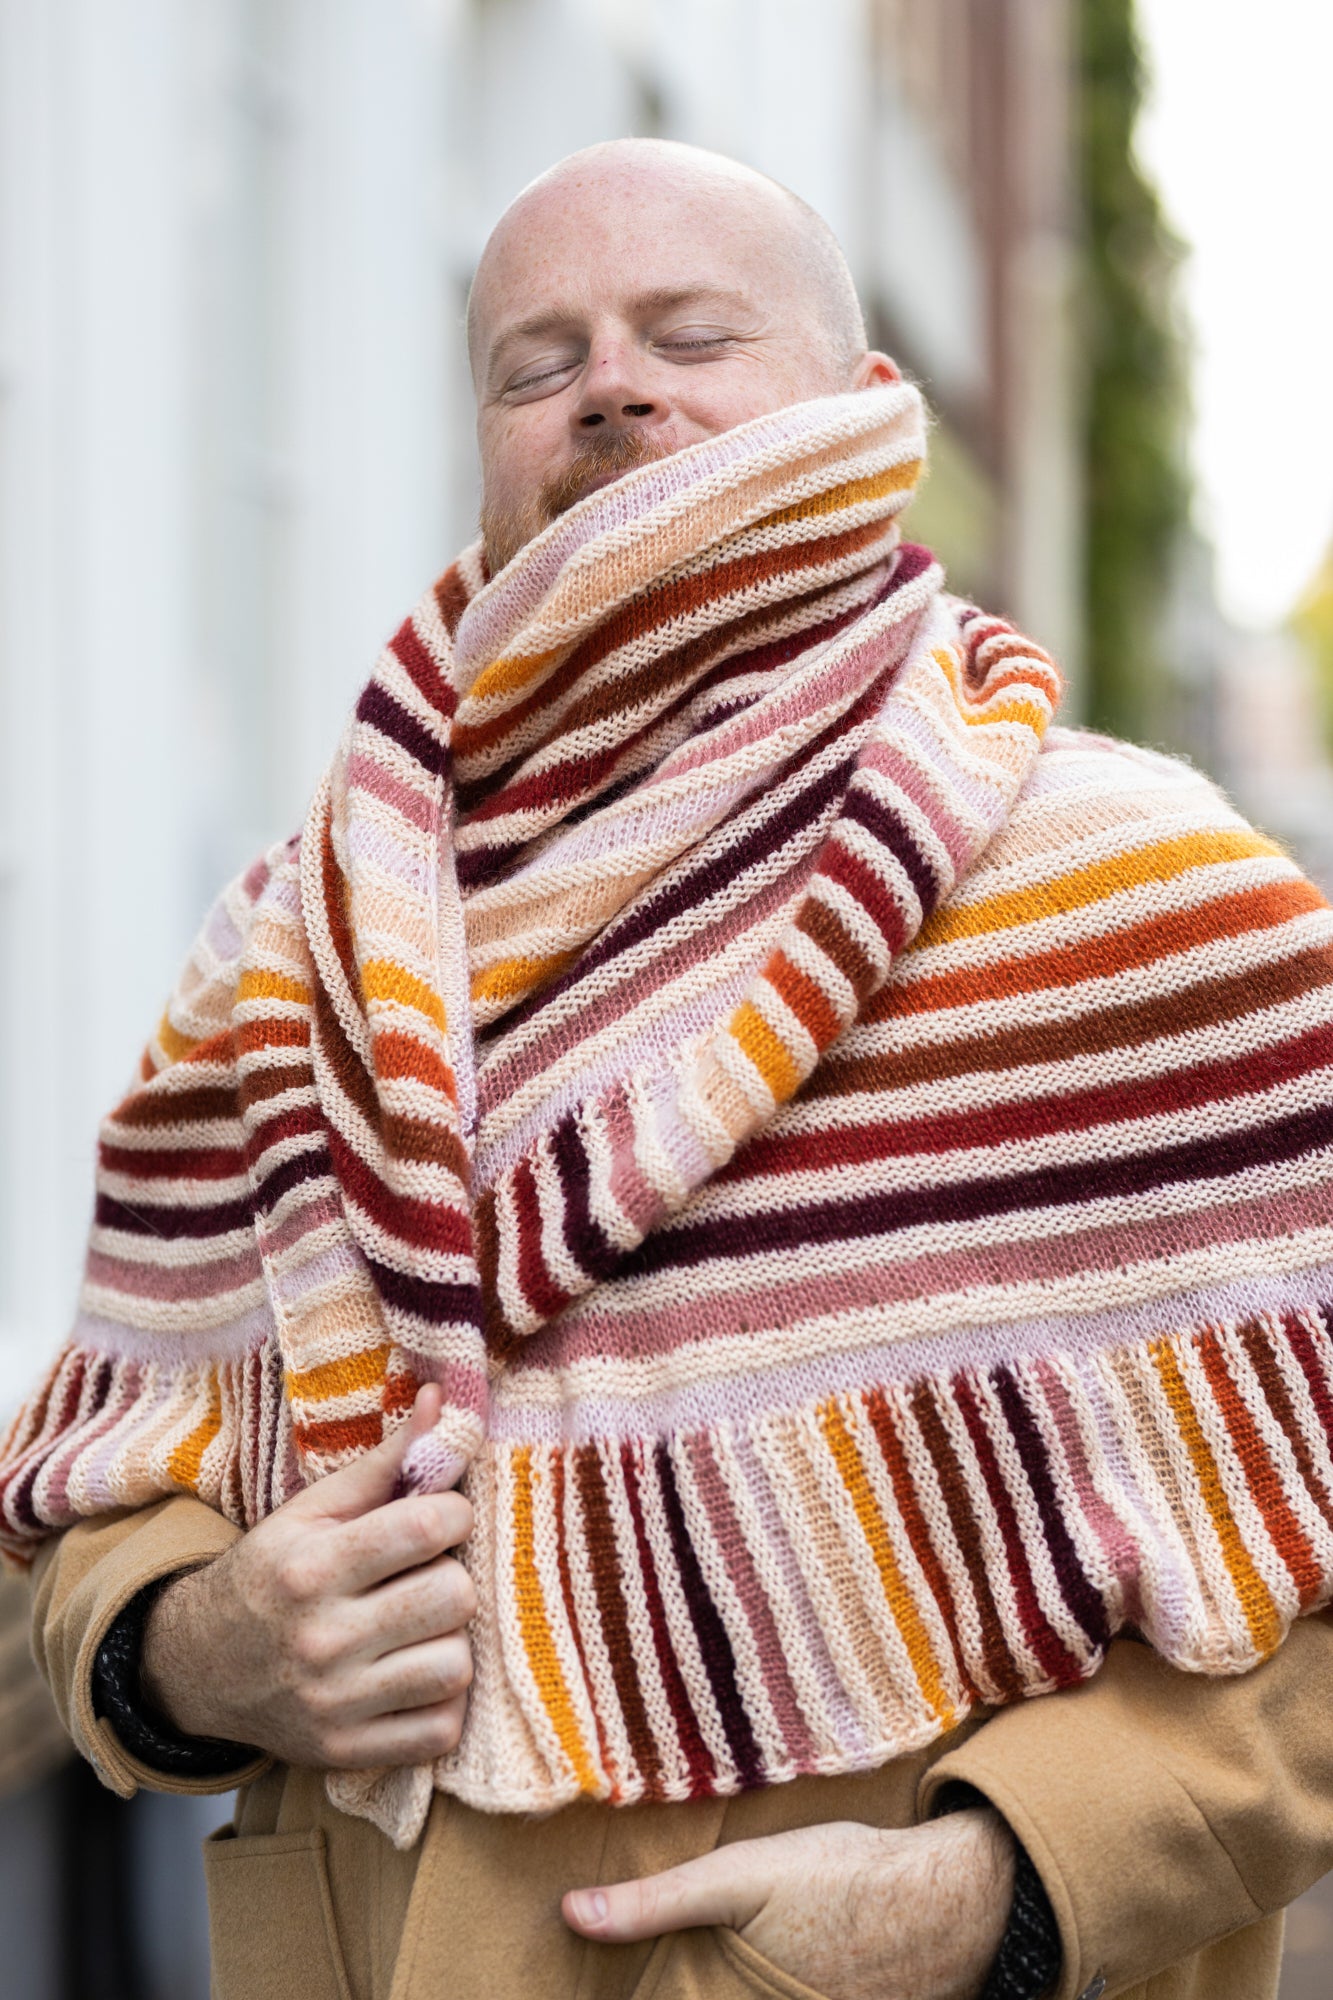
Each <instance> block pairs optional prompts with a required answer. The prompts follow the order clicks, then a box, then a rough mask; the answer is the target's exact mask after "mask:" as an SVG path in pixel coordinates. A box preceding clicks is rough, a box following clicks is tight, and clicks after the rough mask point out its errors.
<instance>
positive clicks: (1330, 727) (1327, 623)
mask: <svg viewBox="0 0 1333 2000" xmlns="http://www.w3.org/2000/svg"><path fill="white" fill-rule="evenodd" d="M1291 622H1292V627H1293V629H1294V630H1295V633H1296V636H1297V637H1298V638H1299V639H1300V640H1301V641H1302V643H1303V644H1304V646H1305V650H1306V652H1307V654H1308V655H1309V659H1310V666H1311V669H1312V671H1313V674H1314V684H1315V689H1316V692H1317V694H1318V698H1319V708H1320V713H1321V716H1322V719H1323V724H1324V743H1325V746H1326V748H1327V750H1328V754H1329V756H1330V757H1333V549H1330V550H1329V552H1328V554H1327V555H1326V556H1325V557H1324V560H1323V564H1322V566H1321V568H1320V570H1319V572H1318V574H1317V575H1316V577H1315V579H1314V582H1313V583H1312V584H1311V585H1310V587H1309V589H1308V590H1307V591H1306V593H1305V595H1304V597H1302V599H1301V601H1300V603H1299V604H1298V605H1297V607H1296V610H1295V613H1294V615H1293V617H1292V621H1291Z"/></svg>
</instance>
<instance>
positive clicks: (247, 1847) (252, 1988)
mask: <svg viewBox="0 0 1333 2000" xmlns="http://www.w3.org/2000/svg"><path fill="white" fill-rule="evenodd" d="M204 1878H205V1880H206V1882H207V1884H208V1937H209V1949H210V1952H211V1954H212V1964H213V1983H212V2000H298V1996H299V2000H351V1990H350V1988H349V1986H348V1984H347V1974H346V1971H345V1969H344V1966H343V1961H342V1952H341V1951H340V1949H339V1946H338V1933H337V1930H336V1929H335V1927H334V1922H333V1903H332V1899H331V1898H330V1896H329V1878H328V1871H327V1869H326V1867H325V1863H324V1835H323V1834H322V1833H321V1832H320V1831H319V1829H318V1828H312V1829H311V1830H310V1831H309V1832H308V1833H266V1834H253V1835H247V1836H244V1837H241V1836H238V1835H236V1834H234V1833H233V1832H232V1831H231V1829H230V1828H229V1827H224V1828H223V1829H222V1831H221V1832H220V1833H215V1834H213V1835H212V1836H211V1837H210V1838H209V1839H208V1840H206V1841H205V1842H204Z"/></svg>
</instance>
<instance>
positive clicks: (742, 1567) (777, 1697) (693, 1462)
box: [688, 1431, 816, 1771]
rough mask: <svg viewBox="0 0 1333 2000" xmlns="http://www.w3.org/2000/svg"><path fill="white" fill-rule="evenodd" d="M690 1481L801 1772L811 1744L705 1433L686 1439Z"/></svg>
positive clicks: (811, 1763) (810, 1762)
mask: <svg viewBox="0 0 1333 2000" xmlns="http://www.w3.org/2000/svg"><path fill="white" fill-rule="evenodd" d="M688 1456H689V1461H690V1469H691V1471H692V1472H693V1474H694V1483H695V1485H696V1487H697V1488H698V1491H699V1496H700V1498H701V1499H702V1501H703V1503H704V1507H705V1510H706V1511H707V1514H708V1519H709V1522H710V1523H711V1525H712V1529H713V1534H714V1536H715V1537H716V1540H717V1545H718V1548H719V1549H720V1550H721V1552H722V1560H723V1562H724V1563H725V1564H726V1567H727V1575H728V1576H729V1577H730V1578H731V1581H732V1585H733V1587H734V1588H735V1591H736V1595H737V1596H738V1597H739V1598H740V1600H741V1604H742V1606H743V1607H744V1610H745V1615H746V1618H747V1619H748V1620H749V1623H750V1630H751V1632H752V1633H753V1634H754V1642H755V1648H756V1650H757V1652H758V1654H759V1664H760V1666H761V1668H762V1669H763V1675H764V1685H765V1686H766V1688H767V1689H768V1697H769V1700H770V1701H771V1702H772V1704H773V1711H774V1714H775V1715H776V1716H777V1719H778V1726H779V1727H780V1729H781V1730H782V1734H783V1738H784V1740H785V1742H786V1745H787V1749H788V1751H789V1753H790V1754H791V1756H792V1758H793V1759H794V1760H795V1762H796V1763H797V1764H798V1765H799V1767H800V1768H801V1770H803V1771H812V1770H813V1769H814V1768H815V1758H816V1752H815V1746H814V1744H813V1742H812V1741H811V1738H810V1732H809V1730H808V1729H807V1728H806V1726H805V1718H804V1716H803V1715H802V1714H801V1705H800V1702H799V1701H798V1700H797V1696H796V1689H795V1688H794V1687H793V1686H792V1680H791V1675H790V1674H789V1673H788V1671H787V1661H786V1657H785V1654H784V1651H783V1645H782V1639H781V1636H780V1635H779V1632H778V1628H777V1626H776V1625H775V1624H774V1622H773V1611H772V1607H771V1606H770V1604H769V1601H768V1598H767V1596H766V1594H765V1592H764V1586H763V1584H762V1583H761V1582H760V1581H759V1574H758V1571H757V1570H756V1569H755V1566H754V1562H753V1559H752V1557H751V1555H750V1551H749V1548H748V1547H747V1545H746V1541H745V1531H744V1529H743V1528H742V1527H741V1524H740V1522H739V1521H738V1520H737V1518H736V1515H735V1512H734V1510H733V1508H732V1504H731V1495H730V1494H729V1493H728V1491H727V1487H726V1482H725V1480H724V1479H723V1477H722V1473H721V1471H720V1470H719V1468H718V1465H717V1461H716V1459H715V1458H714V1456H713V1446H712V1441H711V1439H710V1438H709V1436H708V1433H707V1432H706V1431H703V1432H700V1434H699V1435H698V1436H697V1437H696V1438H694V1439H692V1440H691V1442H690V1445H689V1451H688Z"/></svg>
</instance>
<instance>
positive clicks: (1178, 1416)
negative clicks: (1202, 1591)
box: [1148, 1340, 1282, 1655]
mask: <svg viewBox="0 0 1333 2000" xmlns="http://www.w3.org/2000/svg"><path fill="white" fill-rule="evenodd" d="M1148 1351H1149V1353H1150V1354H1151V1355H1152V1358H1153V1362H1154V1364H1155V1365H1156V1368H1157V1373H1158V1374H1159V1375H1160V1377H1161V1379H1162V1387H1163V1388H1164V1389H1165V1391H1166V1399H1167V1401H1168V1403H1169V1404H1170V1405H1171V1414H1172V1415H1173V1416H1174V1417H1175V1420H1176V1422H1177V1424H1178V1425H1179V1426H1180V1434H1181V1436H1182V1437H1183V1438H1184V1440H1185V1445H1186V1448H1187V1450H1188V1451H1189V1455H1190V1458H1191V1460H1192V1461H1193V1464H1194V1472H1195V1477H1196V1478H1197V1479H1198V1482H1199V1488H1200V1491H1201V1492H1202V1494H1203V1497H1204V1500H1205V1502H1206V1503H1207V1507H1208V1512H1209V1513H1210V1514H1211V1515H1212V1517H1213V1526H1214V1528H1215V1529H1216V1530H1217V1539H1218V1541H1219V1542H1220V1543H1221V1544H1222V1554H1223V1556H1224V1557H1225V1559H1226V1565H1227V1569H1228V1570H1229V1572H1230V1575H1231V1581H1232V1583H1233V1584H1234V1586H1235V1590H1236V1596H1237V1597H1238V1598H1239V1599H1240V1608H1241V1610H1242V1611H1243V1612H1244V1613H1245V1622H1246V1624H1247V1625H1248V1626H1249V1628H1250V1637H1251V1638H1252V1639H1253V1640H1254V1643H1255V1647H1256V1649H1257V1651H1258V1652H1259V1653H1260V1654H1261V1655H1266V1654H1268V1653H1271V1652H1272V1651H1273V1648H1274V1647H1275V1646H1276V1645H1277V1643H1278V1641H1279V1639H1280V1638H1281V1637H1282V1626H1281V1622H1280V1620H1279V1618H1278V1615H1277V1607H1276V1605H1275V1604H1274V1603H1273V1598H1272V1593H1271V1592H1270V1590H1269V1588H1268V1585H1267V1584H1266V1583H1265V1582H1264V1580H1263V1578H1262V1577H1261V1576H1260V1574H1259V1572H1258V1570H1257V1569H1256V1568H1255V1566H1254V1564H1253V1562H1252V1561H1251V1559H1250V1552H1249V1550H1248V1549H1247V1548H1246V1546H1245V1543H1244V1541H1243V1540H1242V1538H1241V1532H1240V1529H1239V1527H1238V1526H1237V1523H1236V1517H1235V1515H1234V1514H1233V1513H1232V1511H1231V1508H1230V1506H1229V1504H1228V1502H1227V1496H1226V1488H1225V1487H1224V1486H1223V1484H1222V1476H1221V1474H1220V1473H1219V1472H1218V1469H1217V1461H1216V1459H1215V1458H1214V1457H1213V1454H1212V1452H1211V1451H1210V1450H1209V1449H1208V1440H1207V1439H1206V1438H1205V1436H1204V1434H1203V1426H1202V1425H1201V1424H1200V1422H1199V1417H1198V1412H1197V1411H1196V1410H1195V1407H1194V1405H1193V1403H1192V1402H1191V1401H1190V1392H1189V1390H1188V1388H1187V1387H1186V1385H1185V1378H1184V1376H1183V1375H1182V1374H1181V1372H1180V1364H1179V1362H1178V1361H1177V1360H1176V1357H1175V1355H1174V1354H1173V1353H1172V1351H1171V1347H1170V1344H1169V1343H1168V1342H1167V1341H1165V1340H1158V1341H1154V1342H1153V1343H1152V1346H1151V1347H1150V1348H1149V1350H1148Z"/></svg>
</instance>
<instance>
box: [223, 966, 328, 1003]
mask: <svg viewBox="0 0 1333 2000" xmlns="http://www.w3.org/2000/svg"><path fill="white" fill-rule="evenodd" d="M236 998H237V1000H238V1001H240V1000H295V1001H297V1002H299V1004H300V1005H302V1006H309V1004H310V988H309V987H308V986H306V985H305V984H304V983H303V982H302V981H301V980H299V979H288V978H286V977H285V976H284V975H283V974H282V973H280V972H260V971H258V970H256V971H251V972H243V973H242V974H241V977H240V982H239V984H238V985H237V988H236Z"/></svg>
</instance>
